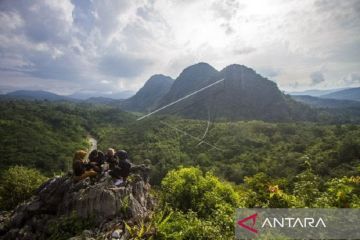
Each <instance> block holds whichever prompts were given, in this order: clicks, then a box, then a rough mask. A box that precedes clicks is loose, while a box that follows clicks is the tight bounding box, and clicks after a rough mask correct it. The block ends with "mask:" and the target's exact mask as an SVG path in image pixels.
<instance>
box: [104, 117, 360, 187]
mask: <svg viewBox="0 0 360 240" xmlns="http://www.w3.org/2000/svg"><path fill="white" fill-rule="evenodd" d="M164 123H165V124H164ZM206 125H207V124H206V122H204V121H197V120H185V119H176V118H172V119H169V118H165V117H152V118H151V119H150V118H149V119H145V120H142V121H137V122H135V123H133V124H130V125H128V127H127V128H126V129H125V128H113V129H110V128H107V129H104V130H103V131H99V146H100V147H101V148H105V147H106V146H114V147H117V148H124V149H126V150H128V152H129V154H130V156H131V158H132V160H134V161H135V162H137V161H138V162H141V161H143V159H145V158H149V159H151V161H152V165H153V173H152V178H151V179H152V183H153V184H156V185H158V184H159V183H160V182H161V179H162V178H163V177H164V176H165V174H166V173H167V172H168V171H169V170H171V169H174V168H176V167H177V166H179V165H183V166H199V167H200V168H201V169H202V170H205V171H209V170H211V171H213V172H214V174H215V175H216V176H219V177H221V178H224V179H226V180H228V181H231V182H234V183H237V184H240V183H243V182H244V179H245V177H246V176H253V175H255V174H257V173H260V172H263V173H264V174H266V175H267V176H269V178H271V179H277V178H285V179H286V181H288V182H289V183H293V182H294V181H295V177H296V176H297V175H298V174H300V173H302V172H303V171H305V170H306V169H308V168H309V167H310V168H311V170H312V172H313V173H314V174H316V175H318V176H319V177H320V178H321V179H323V180H325V181H326V180H328V179H330V178H332V177H342V176H353V175H358V174H359V166H360V150H359V149H360V138H359V136H360V126H359V125H352V124H344V125H340V124H339V125H327V124H319V123H306V122H305V123H304V122H301V123H300V122H299V123H266V122H262V121H247V122H245V121H241V122H226V123H225V122H224V123H222V122H220V123H212V124H211V125H210V128H209V130H208V132H207V135H206V137H205V139H204V140H205V141H206V142H207V143H210V144H212V145H214V146H216V147H217V148H214V147H212V146H209V145H207V144H206V143H201V141H200V140H196V139H194V138H192V137H190V136H189V135H186V134H183V133H182V132H180V131H185V132H186V133H188V134H190V135H192V136H195V137H198V138H201V137H202V135H203V134H204V131H205V129H206ZM169 126H170V127H169ZM175 128H176V129H179V130H175Z"/></svg>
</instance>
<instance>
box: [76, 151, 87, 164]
mask: <svg viewBox="0 0 360 240" xmlns="http://www.w3.org/2000/svg"><path fill="white" fill-rule="evenodd" d="M86 154H87V153H86V151H84V150H78V151H76V152H75V155H74V159H73V160H74V161H76V160H80V161H83V160H84V158H85V157H86Z"/></svg>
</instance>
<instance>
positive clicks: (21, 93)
mask: <svg viewBox="0 0 360 240" xmlns="http://www.w3.org/2000/svg"><path fill="white" fill-rule="evenodd" d="M3 96H4V97H7V98H14V99H22V100H48V101H61V100H74V99H72V98H69V97H66V96H62V95H58V94H55V93H51V92H47V91H41V90H38V91H32V90H18V91H14V92H10V93H7V94H5V95H3Z"/></svg>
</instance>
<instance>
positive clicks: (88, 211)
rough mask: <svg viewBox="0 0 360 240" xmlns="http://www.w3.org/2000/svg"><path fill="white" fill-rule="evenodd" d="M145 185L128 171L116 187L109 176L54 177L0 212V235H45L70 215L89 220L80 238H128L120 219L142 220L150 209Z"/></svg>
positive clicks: (12, 237)
mask: <svg viewBox="0 0 360 240" xmlns="http://www.w3.org/2000/svg"><path fill="white" fill-rule="evenodd" d="M149 189H150V185H149V184H148V183H146V182H144V181H143V180H142V178H141V177H140V176H138V175H132V176H131V177H130V178H129V181H128V183H127V184H126V185H125V186H120V187H117V186H115V185H114V184H113V180H112V179H111V177H110V176H102V177H101V178H100V179H96V180H90V179H85V180H83V181H81V182H78V183H74V182H73V180H72V178H71V176H63V177H55V178H53V179H50V180H49V181H47V182H45V183H44V184H43V185H42V186H41V187H40V188H39V189H38V191H37V192H36V194H35V195H34V196H33V197H32V198H31V199H30V200H29V201H27V202H25V203H23V204H21V205H19V206H18V207H17V208H16V209H15V210H14V211H12V212H7V213H1V214H0V239H47V238H48V237H49V236H52V235H53V234H54V231H56V230H54V225H56V223H61V219H66V218H67V217H70V216H72V217H73V216H74V215H75V216H76V218H77V219H87V220H91V222H92V223H93V225H92V226H93V227H92V229H87V230H86V231H84V232H83V233H82V236H81V238H80V239H91V238H92V237H99V236H102V237H104V238H107V235H109V236H111V235H113V234H115V235H116V236H115V237H116V238H117V237H119V238H120V237H121V239H128V237H129V236H127V235H126V228H125V227H124V223H125V222H129V223H130V224H134V223H137V222H145V221H146V219H147V218H148V217H149V214H150V213H151V210H152V209H153V199H152V198H151V196H150V193H149ZM51 223H54V224H51ZM84 236H85V237H84Z"/></svg>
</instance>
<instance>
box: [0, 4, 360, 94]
mask: <svg viewBox="0 0 360 240" xmlns="http://www.w3.org/2000/svg"><path fill="white" fill-rule="evenodd" d="M359 11H360V2H359V1H357V0H344V1H330V0H304V1H295V0H274V1H261V0H252V1H245V0H209V1H199V0H194V1H172V0H156V1H154V0H150V1H146V0H132V1H130V0H127V1H115V0H93V1H70V0H63V1H50V0H46V1H45V0H43V1H41V0H34V1H26V0H16V1H13V0H3V1H1V2H0V21H1V22H2V23H5V24H1V26H0V30H1V31H0V57H1V58H0V79H1V80H0V88H1V86H7V87H9V86H14V87H15V86H16V87H19V88H22V87H21V86H22V85H21V82H22V83H23V88H26V87H28V86H31V84H28V83H29V82H34V83H35V82H36V84H34V85H36V86H38V87H39V88H42V89H47V90H53V91H57V90H58V88H59V86H60V85H61V88H62V89H66V88H67V89H69V90H70V91H71V90H73V91H76V90H78V89H84V88H87V89H88V90H91V91H92V90H96V89H99V88H100V89H101V90H102V91H110V90H113V88H117V89H118V90H124V89H132V90H135V89H137V88H139V87H140V86H141V85H142V84H143V82H144V81H145V80H146V79H148V78H149V77H150V76H151V75H152V74H155V73H164V74H169V75H171V76H172V77H176V76H177V75H178V74H179V73H180V72H181V70H182V69H184V68H185V67H187V66H188V65H190V64H194V63H196V62H200V61H204V62H208V63H210V64H211V65H213V66H214V67H216V68H217V69H219V70H220V69H222V68H223V67H225V66H226V65H229V64H232V63H240V64H245V65H248V66H249V67H252V68H254V69H255V70H257V71H258V72H260V73H263V74H265V75H266V76H267V77H270V78H272V77H275V78H276V82H277V83H278V84H279V86H280V87H282V88H285V89H292V88H304V87H309V86H311V85H312V83H311V82H310V83H309V76H310V75H311V74H313V73H315V72H317V71H318V70H319V69H321V73H322V74H324V73H326V81H319V80H321V79H320V78H316V80H314V79H313V80H312V81H313V83H315V82H317V83H319V84H321V86H323V87H328V88H331V87H332V86H334V87H335V86H336V87H339V86H341V85H346V84H350V83H351V84H353V85H354V84H359V83H358V82H357V81H352V80H349V81H347V80H346V79H352V78H350V77H345V78H344V77H343V76H350V75H351V74H352V73H354V72H356V71H358V69H359V67H360V58H359V54H357V52H358V50H359V46H360V34H359V33H360V15H359V14H358V12H359ZM5 76H6V78H5ZM11 76H12V77H11ZM310 80H311V79H310ZM105 82H106V83H107V84H104V83H105ZM54 83H56V84H54ZM34 85H32V86H34ZM62 91H63V90H62Z"/></svg>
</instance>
